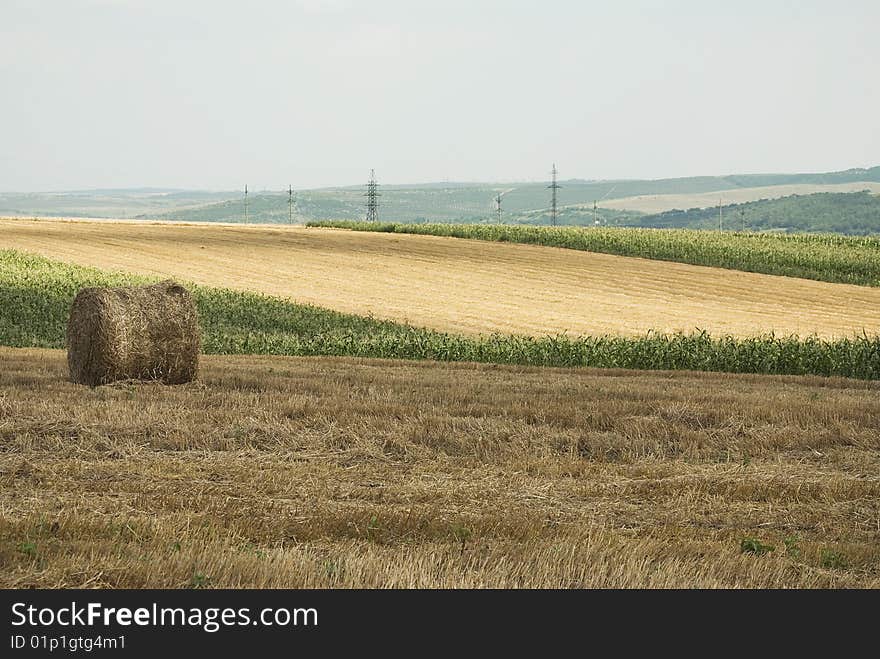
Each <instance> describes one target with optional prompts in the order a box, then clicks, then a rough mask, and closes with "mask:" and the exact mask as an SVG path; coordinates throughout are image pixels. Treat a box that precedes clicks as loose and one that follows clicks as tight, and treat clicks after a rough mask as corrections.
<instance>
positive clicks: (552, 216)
mask: <svg viewBox="0 0 880 659" xmlns="http://www.w3.org/2000/svg"><path fill="white" fill-rule="evenodd" d="M552 175H553V182H552V183H550V185H548V186H547V189H549V190H552V195H551V198H550V219H551V221H552V222H553V226H556V191H557V190H558V189H559V188H560V187H562V186H560V185H559V184H558V183H557V182H556V163H553V171H552Z"/></svg>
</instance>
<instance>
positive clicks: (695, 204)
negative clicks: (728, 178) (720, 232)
mask: <svg viewBox="0 0 880 659" xmlns="http://www.w3.org/2000/svg"><path fill="white" fill-rule="evenodd" d="M862 190H870V191H871V192H873V193H874V194H880V183H874V182H868V183H858V182H857V183H838V184H832V185H820V184H795V185H770V186H764V187H758V188H732V189H727V190H717V191H713V192H696V193H689V194H654V195H639V196H636V197H624V198H623V199H609V200H606V201H603V202H601V204H599V207H600V208H614V209H620V210H631V211H639V212H641V213H663V212H665V211H668V210H673V209H675V208H677V209H679V210H687V209H689V208H707V207H710V206H717V205H718V202H719V200H720V201H721V204H722V205H724V204H742V203H745V202H747V201H757V200H758V199H778V198H780V197H788V196H789V195H808V194H816V193H819V192H861V191H862ZM583 207H584V208H592V204H585V205H583ZM737 220H738V218H733V217H731V218H729V221H730V222H731V223H732V224H736V221H737Z"/></svg>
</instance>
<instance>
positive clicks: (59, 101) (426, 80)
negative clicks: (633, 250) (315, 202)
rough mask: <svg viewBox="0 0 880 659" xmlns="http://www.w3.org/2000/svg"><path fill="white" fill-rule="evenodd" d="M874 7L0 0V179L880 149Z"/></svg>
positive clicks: (668, 170)
mask: <svg viewBox="0 0 880 659" xmlns="http://www.w3.org/2000/svg"><path fill="white" fill-rule="evenodd" d="M878 26H880V2H878V1H877V0H865V1H858V0H837V1H836V2H811V1H809V0H807V1H802V2H795V1H791V2H782V1H778V0H777V1H774V0H763V1H757V2H749V1H745V0H737V1H736V2H730V1H729V0H724V1H722V2H711V1H703V2H698V1H694V2H690V1H679V2H676V1H674V0H664V1H657V2H647V1H643V2H635V1H629V2H627V1H621V2H611V1H610V0H605V1H602V2H586V1H583V0H581V1H578V0H574V1H571V2H564V1H561V0H559V1H554V0H534V1H532V2H516V1H509V0H508V1H500V0H499V1H492V0H486V1H481V0H466V1H458V0H441V1H435V2H419V1H418V0H411V1H409V2H405V1H402V2H392V1H386V0H373V1H371V2H355V1H348V0H298V1H297V0H286V1H280V0H279V1H274V2H268V1H266V2H260V1H259V0H256V1H251V2H244V1H241V2H208V1H206V2H199V1H186V0H64V1H58V2H52V1H49V0H44V1H35V0H0V90H2V92H0V93H2V100H0V145H2V154H3V157H2V160H0V190H3V191H14V190H18V191H31V190H61V189H81V188H96V187H134V186H168V187H181V188H183V187H186V188H209V189H234V188H238V187H240V186H243V185H244V183H248V184H249V186H250V187H251V189H261V188H271V189H279V188H282V187H285V188H286V186H287V184H288V183H292V184H293V185H294V187H301V188H304V187H314V186H323V185H335V184H352V183H361V182H363V181H364V180H365V179H366V177H367V176H368V174H369V170H370V168H371V167H375V168H376V172H377V176H378V178H379V181H380V183H407V182H420V181H441V180H446V179H449V180H456V181H461V180H481V181H489V180H541V179H546V178H547V177H548V173H549V169H550V166H551V164H552V163H553V162H554V161H555V162H556V163H557V164H558V166H559V169H560V176H561V177H562V178H600V179H603V178H661V177H670V176H689V175H697V174H725V173H734V172H737V173H747V172H778V171H785V172H795V171H826V170H835V169H846V168H849V167H866V166H872V165H877V164H880V84H878V83H877V81H878V79H880V73H878V62H880V36H878V35H880V32H878Z"/></svg>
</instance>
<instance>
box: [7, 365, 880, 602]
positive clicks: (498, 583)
mask: <svg viewBox="0 0 880 659" xmlns="http://www.w3.org/2000/svg"><path fill="white" fill-rule="evenodd" d="M203 361H204V364H203V375H202V379H201V380H200V381H198V382H194V383H189V384H185V385H180V386H175V387H168V386H161V385H158V384H132V383H127V384H126V383H121V384H116V385H113V386H105V387H98V388H96V389H90V388H88V387H84V386H78V385H74V384H71V383H70V382H68V381H66V375H67V373H66V367H65V362H64V353H63V352H61V351H48V350H14V349H9V348H0V364H2V369H0V438H2V447H3V450H2V452H0V484H2V487H0V565H2V568H3V569H2V570H0V586H4V587H29V586H121V587H144V586H150V587H187V586H191V585H198V586H217V587H221V586H229V587H241V586H254V587H263V586H278V587H298V586H310V587H311V586H317V587H324V586H327V587H376V586H406V587H408V586H426V587H447V586H462V587H471V586H474V587H476V586H490V587H502V586H510V587H546V586H549V587H583V586H598V587H602V586H614V587H692V586H699V587H716V586H717V587H878V586H880V451H878V449H880V396H878V393H880V384H876V383H873V384H872V383H865V382H858V381H848V380H840V379H821V378H797V377H759V376H729V375H718V374H692V373H686V372H678V373H662V372H660V373H658V372H652V373H634V372H624V371H605V372H600V371H592V370H576V371H575V370H563V369H537V368H515V367H497V366H475V365H463V364H457V365H449V364H437V363H430V362H421V363H414V362H389V361H375V360H354V359H343V358H338V359H333V358H330V359H327V358H325V359H312V358H277V357H275V358H268V357H253V356H246V357H244V356H243V357H223V358H219V357H205V358H204V360H203Z"/></svg>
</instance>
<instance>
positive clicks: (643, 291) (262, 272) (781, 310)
mask: <svg viewBox="0 0 880 659" xmlns="http://www.w3.org/2000/svg"><path fill="white" fill-rule="evenodd" d="M0 244H2V245H3V246H5V247H11V248H17V249H23V250H29V251H32V252H36V253H39V254H42V255H45V256H48V257H50V258H56V259H61V260H64V261H68V262H71V263H77V264H81V265H90V266H96V267H99V268H103V269H116V270H124V271H128V272H137V273H141V274H149V275H160V276H164V277H171V278H175V279H180V280H184V281H192V282H195V283H199V284H205V285H210V286H221V287H230V288H238V289H245V290H254V291H260V292H264V293H268V294H272V295H278V296H283V297H289V298H293V299H294V300H296V301H298V302H305V303H311V304H317V305H320V306H324V307H329V308H332V309H337V310H340V311H345V312H350V313H357V314H373V315H375V316H377V317H381V318H388V319H392V320H397V321H404V322H409V323H411V324H414V325H418V326H423V327H430V328H433V329H440V330H444V331H454V332H462V333H471V334H475V333H490V332H503V333H524V334H532V335H544V334H556V333H560V332H568V333H570V334H625V335H638V334H644V333H645V332H647V331H648V330H652V329H653V330H658V331H662V332H674V331H679V330H681V331H685V332H690V331H693V330H694V329H695V328H700V329H705V330H708V331H709V332H710V333H712V334H716V335H720V334H731V335H735V336H753V335H756V334H761V333H765V332H770V331H774V332H776V333H777V334H785V335H787V334H800V335H809V334H818V335H819V336H822V337H840V336H851V335H852V334H857V333H861V332H862V331H863V330H864V331H866V332H867V333H868V334H869V335H873V334H877V333H880V313H878V312H877V310H878V309H880V289H876V288H867V287H861V286H852V285H846V284H829V283H825V282H818V281H809V280H803V279H795V278H790V277H777V276H772V275H762V274H755V273H747V272H739V271H733V270H724V269H720V268H707V267H702V266H692V265H686V264H681V263H669V262H663V261H652V260H647V259H637V258H629V257H621V256H612V255H608V254H595V253H588V252H578V251H575V250H566V249H559V248H551V247H540V246H532V245H514V244H503V243H490V242H482V241H471V240H461V239H455V238H442V237H436V236H416V235H400V234H383V233H368V232H350V231H342V230H334V229H315V228H310V229H306V228H302V227H276V228H269V227H266V226H261V227H242V226H238V227H236V226H228V225H227V226H210V225H175V224H147V223H133V222H118V223H114V222H64V221H52V220H16V219H4V220H0Z"/></svg>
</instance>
